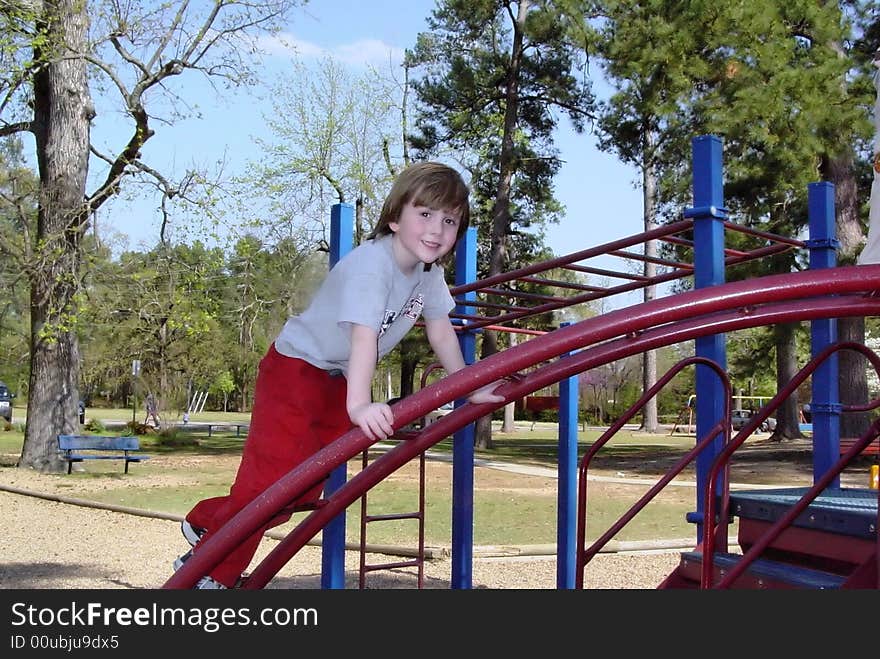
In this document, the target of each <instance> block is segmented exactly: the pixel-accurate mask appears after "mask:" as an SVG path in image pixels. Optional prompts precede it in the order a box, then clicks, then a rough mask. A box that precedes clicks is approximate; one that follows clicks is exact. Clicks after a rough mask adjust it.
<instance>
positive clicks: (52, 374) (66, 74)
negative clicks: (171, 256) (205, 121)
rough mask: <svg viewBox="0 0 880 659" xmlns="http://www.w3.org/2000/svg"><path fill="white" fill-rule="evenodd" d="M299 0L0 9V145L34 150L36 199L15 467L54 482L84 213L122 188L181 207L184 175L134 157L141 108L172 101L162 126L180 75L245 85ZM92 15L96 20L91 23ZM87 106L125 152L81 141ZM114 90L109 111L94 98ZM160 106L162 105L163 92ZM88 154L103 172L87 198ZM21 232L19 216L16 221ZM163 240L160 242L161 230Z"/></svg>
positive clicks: (71, 369) (87, 132)
mask: <svg viewBox="0 0 880 659" xmlns="http://www.w3.org/2000/svg"><path fill="white" fill-rule="evenodd" d="M298 4H300V3H299V2H298V0H263V1H262V2H260V3H240V2H235V1H233V0H215V1H214V2H211V3H192V2H190V1H189V0H183V1H181V2H178V3H167V4H165V3H163V4H158V3H153V2H147V3H117V2H106V3H101V2H98V1H94V2H89V1H88V0H46V1H45V2H42V3H36V2H30V1H29V0H18V1H9V2H4V3H3V4H2V5H0V20H2V23H3V28H4V29H3V33H4V34H5V35H7V36H6V39H5V40H4V41H3V42H2V44H0V48H2V52H0V55H2V61H3V62H4V64H5V67H4V68H5V71H4V76H3V77H2V82H0V97H2V99H3V101H2V103H0V121H2V123H0V137H2V138H9V137H13V136H15V137H17V136H19V135H29V136H31V137H33V140H34V152H35V153H36V161H37V169H38V171H39V181H40V185H39V190H38V192H37V197H36V201H35V206H36V208H37V213H36V215H37V222H36V231H35V232H34V233H33V235H32V236H31V237H30V238H31V240H30V242H29V244H28V245H27V247H26V249H27V250H28V254H27V258H28V264H29V268H28V273H29V278H30V282H29V283H30V290H31V304H30V309H31V319H30V322H31V331H30V348H31V371H30V381H29V391H28V393H29V396H28V425H27V430H26V433H25V441H24V446H23V448H22V454H21V459H20V462H19V464H20V466H22V467H30V468H34V469H37V470H39V471H60V470H61V469H62V468H63V464H62V461H61V460H60V459H59V457H58V453H57V451H56V450H55V446H54V442H55V437H56V436H57V435H58V434H59V433H70V432H75V430H76V427H77V426H76V421H77V402H78V399H79V395H78V381H79V362H80V359H79V356H80V355H79V344H78V341H77V336H76V332H75V323H76V298H77V295H78V293H79V291H80V285H81V280H82V276H83V269H82V257H83V246H82V244H83V236H84V235H85V233H86V231H87V230H88V228H89V226H90V222H91V220H92V218H93V216H94V213H95V212H96V211H97V210H98V209H99V208H100V207H101V206H102V205H103V204H105V203H106V202H107V201H108V200H109V199H110V198H111V197H113V195H115V194H117V193H118V192H119V191H120V190H121V188H122V186H123V184H124V183H125V181H126V179H131V178H135V177H137V178H140V180H142V181H144V180H148V181H150V182H151V183H152V184H153V185H154V186H156V187H157V188H158V189H159V191H160V193H161V195H162V199H163V208H166V206H165V202H166V201H169V200H171V199H175V198H178V199H183V198H186V197H187V195H188V194H189V192H190V188H191V186H192V184H193V182H194V181H196V180H198V177H197V176H196V175H195V173H188V174H187V175H185V176H184V177H183V178H182V180H180V181H172V180H169V179H168V178H165V177H163V175H162V174H161V173H160V172H159V171H158V170H157V169H155V168H153V167H151V166H150V163H148V162H147V161H146V160H144V158H143V156H142V153H143V151H142V149H143V146H144V145H145V144H146V143H147V141H148V140H150V139H151V138H153V136H154V135H155V129H154V124H155V123H156V120H157V119H160V118H159V117H157V115H155V114H151V112H150V111H149V110H148V105H149V106H150V107H152V106H153V104H155V105H156V107H162V102H163V101H165V100H167V101H169V104H170V105H169V106H165V107H166V109H167V108H168V107H170V108H171V110H170V112H171V114H172V118H169V119H168V120H173V115H174V113H175V110H179V109H180V107H181V106H180V104H179V103H177V101H179V98H178V97H177V96H176V94H175V93H174V91H173V87H172V85H171V82H172V80H173V79H174V78H176V77H177V76H180V75H181V74H184V73H185V72H189V71H197V72H200V73H202V74H204V75H206V76H208V77H209V78H212V77H215V78H219V79H222V80H224V81H225V82H227V83H228V84H230V85H231V86H236V85H240V84H244V83H246V82H247V81H248V80H249V78H250V77H251V76H252V73H253V72H252V70H251V69H250V67H249V66H248V58H249V55H248V53H250V52H258V50H257V49H256V43H255V41H254V38H255V37H256V36H259V35H260V34H261V33H264V32H265V31H266V30H270V31H271V30H273V29H275V28H276V26H277V24H278V21H280V20H281V19H283V18H284V17H285V15H286V14H287V13H288V12H289V11H290V10H291V9H292V8H293V7H296V6H297V5H298ZM90 17H92V18H93V19H94V22H93V23H90ZM91 81H94V84H95V85H96V88H97V89H98V90H99V92H100V93H99V95H98V98H99V100H100V101H102V102H104V101H106V102H107V103H108V107H109V104H111V103H116V104H121V106H122V108H123V109H124V111H125V113H126V114H127V117H128V118H129V119H130V122H131V132H130V134H129V137H128V140H127V141H126V142H125V144H124V145H123V146H122V147H121V148H119V149H114V150H113V151H111V152H106V151H105V150H104V149H103V148H102V147H101V146H100V145H99V144H98V143H96V142H95V141H94V140H93V139H92V135H91V128H92V124H93V122H94V121H95V120H96V118H100V116H101V115H100V114H99V113H98V108H97V106H96V104H95V102H94V100H93V96H92V90H91V88H90V82H91ZM110 90H112V91H113V93H114V95H115V97H114V99H113V100H112V101H111V100H110V99H109V98H107V97H106V96H105V94H104V92H106V94H107V95H109V94H110ZM163 94H164V95H165V98H164V99H163V97H162V95H163ZM90 156H92V157H93V160H94V161H95V162H101V163H102V164H103V165H104V170H103V172H102V175H101V178H100V180H98V181H97V183H96V184H95V185H94V187H93V188H92V189H91V190H87V183H88V181H89V174H90V164H91V163H90ZM19 221H20V222H21V223H22V224H24V223H26V221H27V217H26V216H23V217H21V218H20V220H19ZM168 222H171V216H170V215H166V224H165V225H163V229H162V232H161V235H160V237H161V238H162V239H163V240H164V238H165V230H166V228H167V223H168Z"/></svg>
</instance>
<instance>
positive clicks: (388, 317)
mask: <svg viewBox="0 0 880 659" xmlns="http://www.w3.org/2000/svg"><path fill="white" fill-rule="evenodd" d="M395 318H397V312H396V311H393V310H391V309H386V310H385V315H384V316H383V317H382V325H381V326H380V327H379V336H382V335H383V334H384V333H385V331H386V330H387V329H388V328H389V327H391V324H392V323H393V322H394V319H395Z"/></svg>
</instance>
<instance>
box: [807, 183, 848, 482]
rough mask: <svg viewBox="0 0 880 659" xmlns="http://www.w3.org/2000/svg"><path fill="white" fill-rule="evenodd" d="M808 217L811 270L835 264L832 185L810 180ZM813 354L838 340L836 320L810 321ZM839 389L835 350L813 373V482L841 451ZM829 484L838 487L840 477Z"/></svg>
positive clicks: (811, 410) (811, 404) (835, 247)
mask: <svg viewBox="0 0 880 659" xmlns="http://www.w3.org/2000/svg"><path fill="white" fill-rule="evenodd" d="M807 200H808V204H809V206H808V208H809V211H808V212H809V220H810V239H809V240H808V241H807V247H809V249H810V269H811V270H813V269H819V268H833V267H835V265H837V248H838V245H839V243H838V241H837V238H836V234H835V217H834V215H835V213H834V185H833V184H831V183H810V184H809V185H808V186H807ZM810 342H811V348H810V350H811V352H812V355H813V357H815V356H816V355H818V354H819V353H820V352H822V351H823V350H824V349H825V348H827V347H828V346H829V345H831V344H833V343H837V319H836V318H822V319H819V320H814V321H812V323H811V324H810ZM840 411H841V404H840V392H839V389H838V360H837V353H835V354H833V355H831V356H830V357H829V358H828V359H826V360H825V362H824V363H823V364H822V365H821V366H819V368H817V369H816V371H815V372H814V373H813V381H812V400H811V401H810V412H811V413H812V415H813V416H812V421H813V481H814V482H815V481H816V479H818V478H819V477H820V476H822V475H823V474H824V473H825V472H827V471H828V470H829V469H830V468H831V465H833V464H834V463H835V462H836V461H837V458H838V455H839V452H840ZM829 487H834V488H839V487H840V478H835V479H834V480H833V481H832V482H831V484H830V485H829Z"/></svg>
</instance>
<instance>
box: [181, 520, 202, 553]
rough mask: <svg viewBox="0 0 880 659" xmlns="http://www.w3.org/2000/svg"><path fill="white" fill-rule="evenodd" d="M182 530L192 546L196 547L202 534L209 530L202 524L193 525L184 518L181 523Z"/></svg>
mask: <svg viewBox="0 0 880 659" xmlns="http://www.w3.org/2000/svg"><path fill="white" fill-rule="evenodd" d="M180 532H181V533H183V537H184V538H186V541H187V542H188V543H189V544H190V546H191V547H195V546H196V545H197V544H198V543H199V540H201V539H202V536H203V535H205V534H206V533H207V532H208V529H204V528H202V527H201V526H193V525H192V524H190V523H189V522H188V521H186V520H183V521H182V522H181V523H180Z"/></svg>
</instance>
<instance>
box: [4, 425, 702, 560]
mask: <svg viewBox="0 0 880 659" xmlns="http://www.w3.org/2000/svg"><path fill="white" fill-rule="evenodd" d="M92 412H93V413H94V415H95V417H97V418H101V419H112V418H118V419H120V420H130V418H131V417H130V414H131V412H130V410H128V411H126V410H115V411H114V410H92ZM111 413H112V414H111ZM126 414H127V415H128V416H126ZM202 416H204V418H203V419H198V418H193V420H194V421H195V420H204V421H212V422H222V421H238V422H241V421H246V416H245V415H237V417H233V415H222V414H218V413H210V415H208V413H204V415H202ZM598 435H599V433H598V431H595V430H588V431H586V432H584V433H581V437H580V440H579V453H580V454H582V453H583V451H584V450H586V448H587V447H588V446H589V445H590V443H592V442H593V441H595V439H596V438H597V437H598ZM177 437H178V438H182V439H183V440H185V443H183V444H182V445H166V444H163V443H161V442H160V438H159V437H158V436H157V435H152V434H151V435H146V436H143V437H142V438H141V444H142V446H143V447H144V449H145V450H146V452H148V453H149V454H151V455H156V456H169V457H171V458H172V460H171V461H163V462H164V464H163V465H161V466H160V465H158V464H157V463H156V461H154V460H148V461H146V462H143V463H139V464H133V465H132V466H131V467H130V472H129V474H128V475H124V474H123V473H122V468H121V463H119V462H117V461H92V462H89V463H86V467H85V469H86V470H85V471H84V472H76V473H73V474H71V475H69V476H67V475H65V476H63V479H64V483H63V489H64V491H65V495H66V496H69V497H73V498H83V499H88V500H92V501H96V502H101V503H107V504H112V505H116V506H126V507H131V508H138V509H146V510H153V511H160V512H163V513H170V514H178V515H183V514H185V513H186V512H187V511H188V510H189V509H190V508H191V507H192V505H193V504H195V503H196V502H197V501H199V500H201V499H203V498H207V497H212V496H220V495H223V494H226V493H227V492H228V488H229V485H230V483H231V482H232V479H233V478H234V469H235V465H236V464H237V461H236V460H224V461H217V462H212V461H210V460H200V461H198V462H194V461H193V460H184V459H183V458H188V457H194V456H198V457H207V456H238V455H240V453H241V448H242V443H243V438H241V437H236V436H235V433H234V431H233V432H223V431H219V432H218V431H215V432H213V433H212V435H211V437H208V434H207V432H206V431H199V430H186V431H181V432H179V433H178V435H177ZM493 439H494V443H495V448H494V449H493V450H492V451H478V452H477V456H478V457H483V458H487V459H492V460H501V461H509V462H515V463H522V464H531V465H541V466H547V467H555V465H556V453H557V448H556V434H555V426H551V424H541V425H540V426H539V427H536V429H535V430H534V431H530V430H521V431H520V432H517V433H515V434H509V435H505V434H501V433H495V434H494V436H493ZM22 441H23V434H22V432H21V431H20V430H18V429H16V428H13V429H12V430H10V431H6V432H0V454H2V455H0V458H2V460H0V465H3V466H11V465H12V464H14V462H15V460H16V459H17V457H18V454H19V453H20V451H21V443H22ZM692 444H693V438H692V437H666V436H658V435H638V434H636V433H631V432H626V431H624V432H622V433H621V434H620V435H619V436H618V437H616V438H615V439H614V440H613V442H612V443H611V444H609V446H608V447H607V448H606V450H605V451H603V454H607V455H608V456H610V457H609V459H610V460H612V461H616V462H613V464H614V465H617V466H619V465H620V464H626V465H629V466H630V467H634V466H636V465H639V464H641V465H644V464H645V463H646V461H647V460H649V459H650V456H655V457H656V456H658V455H659V456H661V457H663V458H664V459H666V458H668V457H669V456H673V457H674V456H677V455H680V454H681V451H682V449H683V448H687V447H690V446H692ZM432 450H436V451H440V452H442V451H451V448H450V440H448V439H447V440H444V441H443V442H441V443H440V444H438V445H437V446H436V447H434V449H432ZM174 457H180V458H181V460H180V464H179V465H178V464H175V462H174V461H173V458H174ZM359 468H360V459H359V458H358V459H357V460H353V461H352V463H351V465H350V468H349V474H350V475H351V474H353V473H355V472H356V471H357V470H358V469H359ZM615 468H616V467H615ZM627 469H629V467H627ZM447 471H448V470H447ZM175 472H179V473H180V475H182V476H183V475H185V476H187V477H188V480H194V481H195V483H196V484H182V485H174V486H155V485H153V484H151V479H150V476H151V475H153V474H158V473H161V474H163V475H166V476H173V475H174V473H175ZM480 473H482V472H480V471H478V472H477V477H476V483H475V485H476V494H475V498H474V543H475V544H477V545H523V544H552V543H554V542H555V540H556V514H557V513H556V507H557V504H556V492H555V484H554V483H552V482H551V483H550V485H549V486H547V487H544V488H533V487H525V486H524V483H527V482H528V479H529V478H530V477H528V476H522V475H519V474H508V475H506V476H501V474H504V472H497V471H495V472H492V473H493V477H492V479H491V481H492V483H491V484H490V486H488V487H487V486H485V485H484V483H482V482H481V478H480ZM193 475H195V476H196V478H192V477H193ZM99 479H100V482H101V485H102V486H101V487H100V488H96V487H94V486H91V484H92V483H93V482H95V481H97V480H99ZM108 479H109V482H108ZM591 487H592V486H591ZM644 489H645V488H644V487H638V486H618V487H616V488H610V489H608V490H607V491H606V490H605V489H603V488H601V487H598V486H597V487H596V488H594V489H593V490H591V498H590V500H589V506H590V507H589V517H588V525H587V530H588V537H591V538H592V537H596V536H597V535H598V534H599V533H601V532H603V531H604V530H605V529H606V528H607V527H608V525H609V524H611V523H612V522H613V521H614V520H616V519H617V518H618V517H619V516H620V515H621V514H622V513H623V512H624V511H625V510H626V509H627V508H628V507H629V506H630V505H631V504H632V503H633V502H634V501H635V500H636V499H637V498H638V497H639V496H640V495H641V494H642V492H643V491H644ZM451 491H452V490H451V483H450V482H449V478H445V479H436V478H432V479H431V480H430V481H429V482H428V486H427V491H426V508H425V518H426V524H425V527H426V543H427V544H429V545H440V546H448V545H449V544H450V542H451V512H450V511H451V507H452V494H451ZM685 497H688V498H692V497H693V492H692V491H690V490H688V491H687V493H686V494H684V495H682V496H679V497H672V498H666V499H660V500H657V501H654V502H652V503H651V504H650V505H649V506H648V507H647V508H646V509H645V511H643V512H642V513H640V514H639V515H638V516H637V517H636V518H635V519H634V520H633V521H632V522H631V523H630V524H629V525H628V526H627V527H625V528H624V529H623V531H622V532H621V533H620V534H619V535H618V536H617V539H619V540H649V539H656V538H672V537H686V536H689V535H691V534H692V533H693V532H694V531H693V526H692V525H690V524H687V523H686V522H685V521H684V516H685V514H686V513H687V512H689V511H691V510H693V507H694V504H693V501H686V500H684V499H685ZM368 502H369V503H368V505H369V508H368V511H369V513H371V514H376V513H389V512H410V511H413V510H415V509H416V508H417V505H418V500H417V490H416V485H415V481H414V480H413V479H412V478H403V477H399V478H398V477H395V476H392V477H391V478H389V479H387V480H386V481H384V482H382V483H380V484H379V485H378V486H377V487H376V488H374V489H373V490H372V491H371V492H370V494H369V499H368ZM360 511H361V509H360V501H356V502H355V503H354V504H353V505H352V506H351V507H350V508H349V510H348V511H347V536H348V539H349V540H350V541H352V542H356V541H357V539H358V538H359V534H360ZM303 515H304V514H302V513H300V514H297V516H295V518H294V521H295V520H297V519H300V518H301V517H302V516H303ZM416 538H417V536H416V522H415V521H414V520H403V521H382V522H376V523H373V524H370V525H369V528H368V535H367V539H368V542H370V543H375V544H393V545H402V546H414V544H415V542H416Z"/></svg>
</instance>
